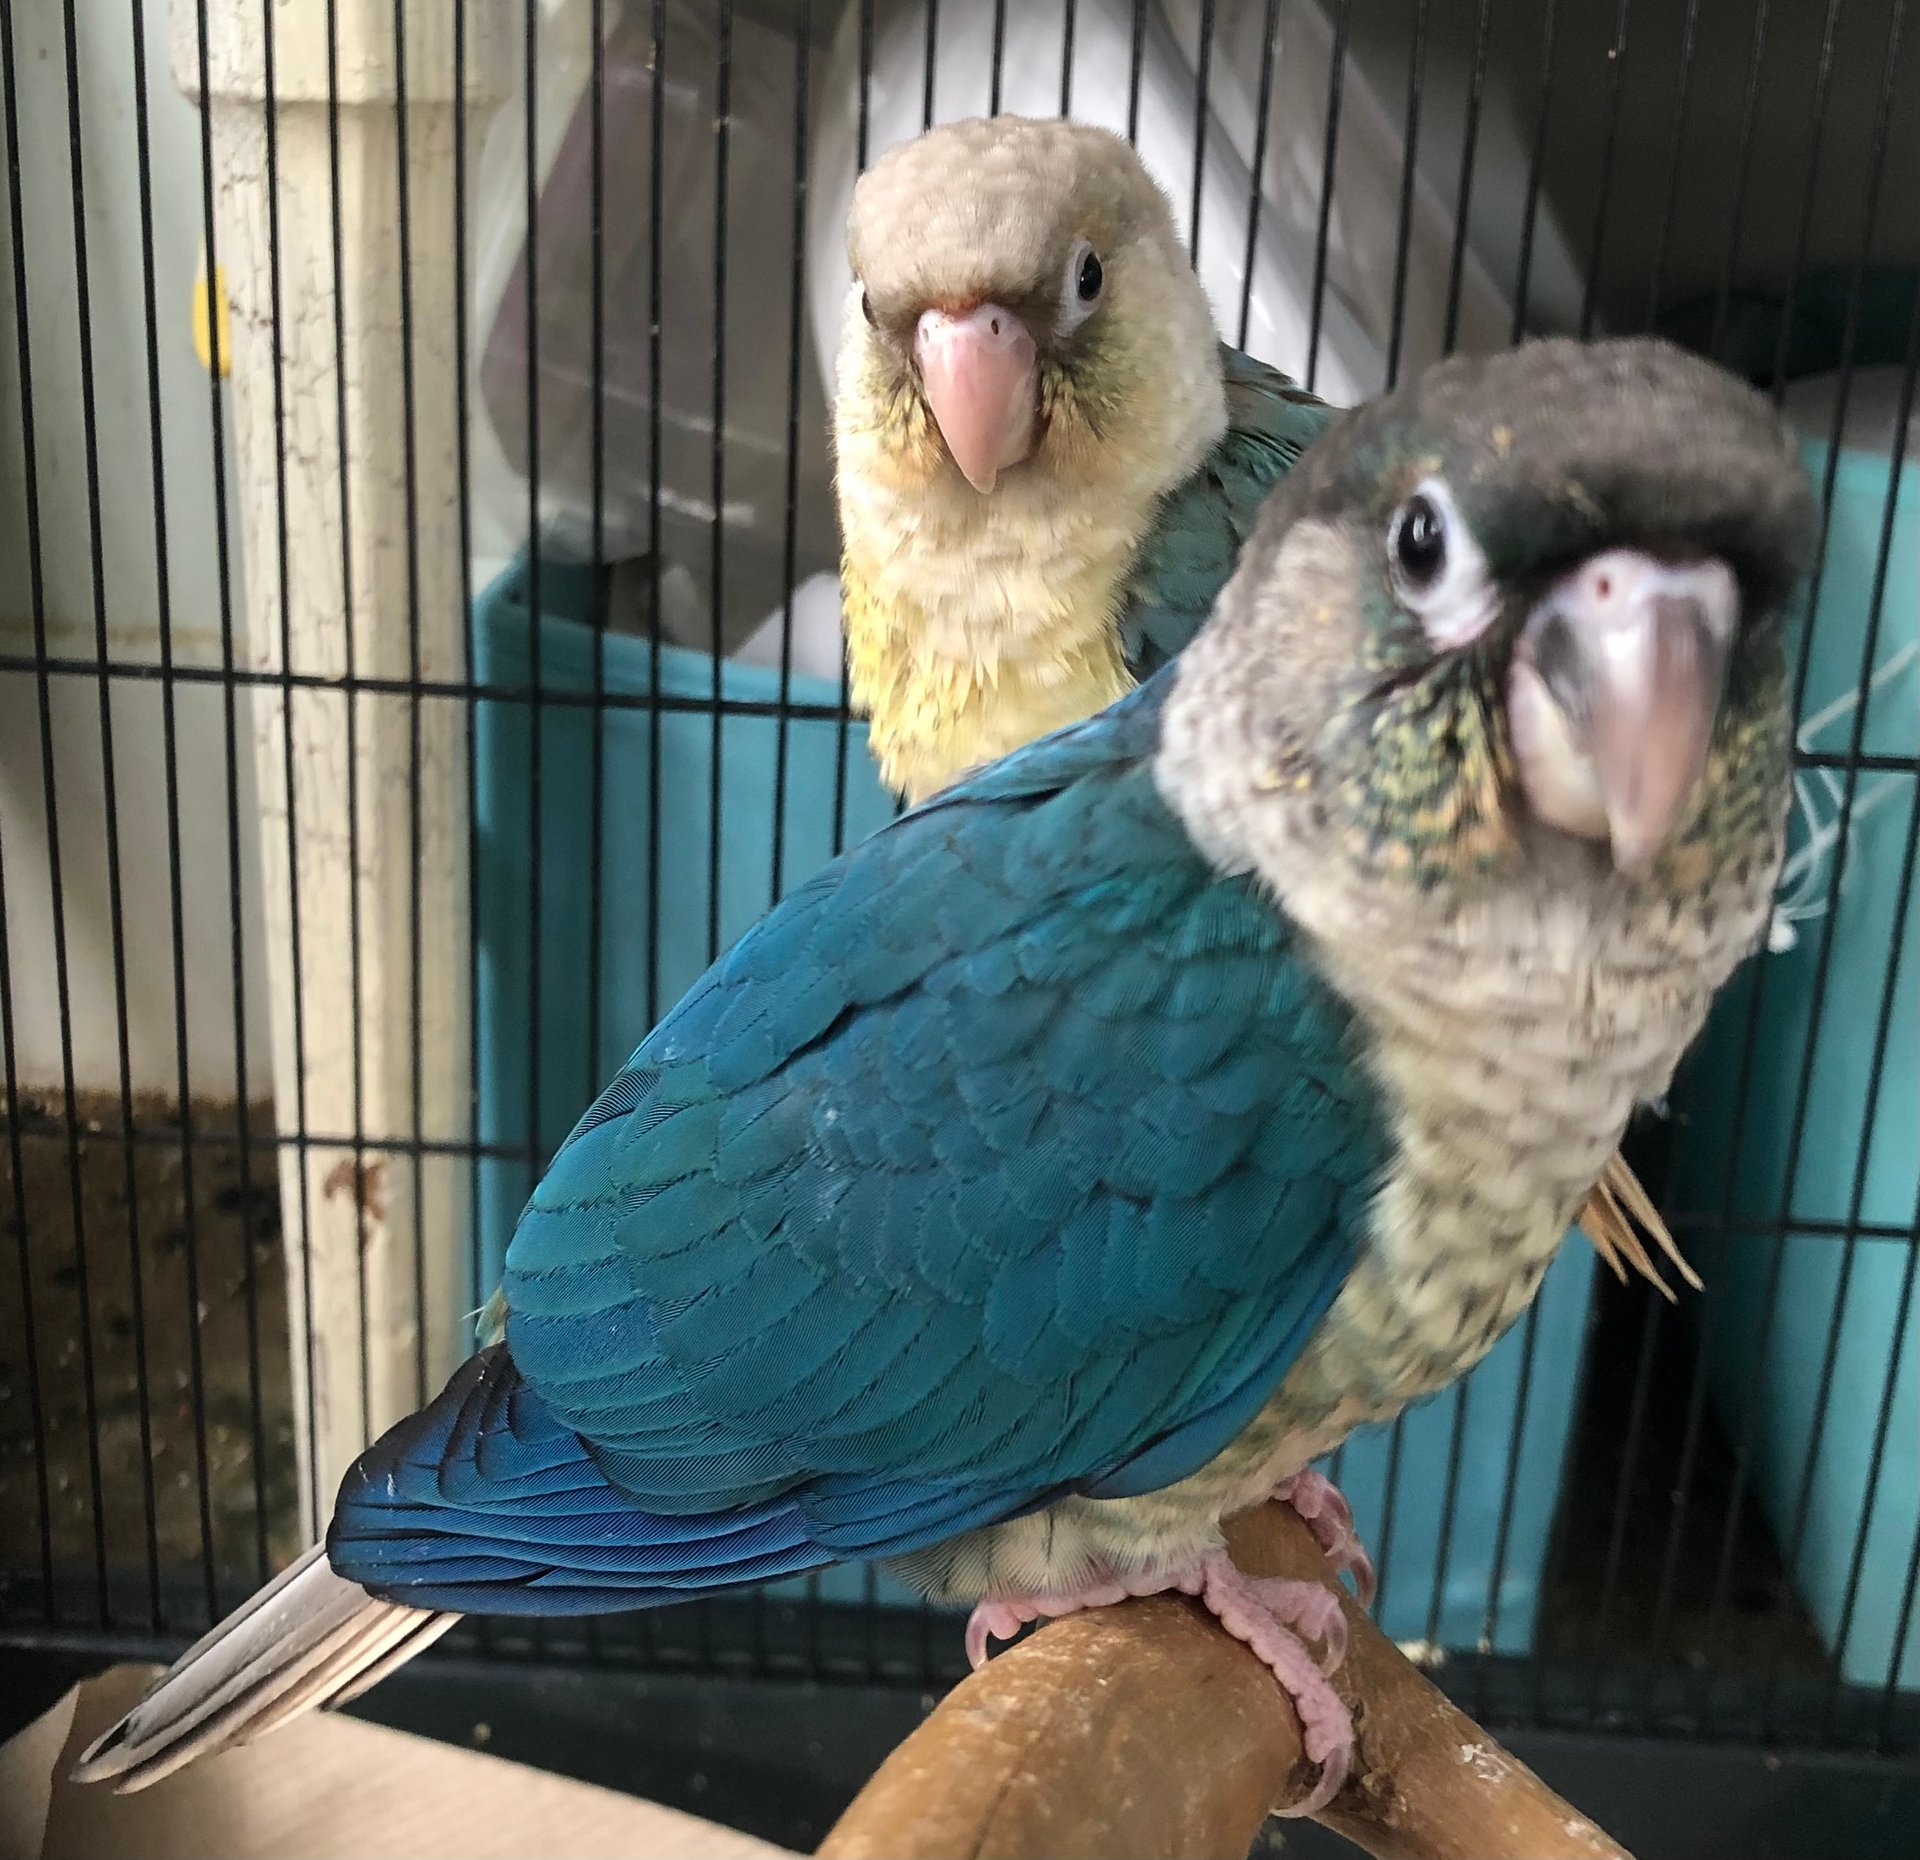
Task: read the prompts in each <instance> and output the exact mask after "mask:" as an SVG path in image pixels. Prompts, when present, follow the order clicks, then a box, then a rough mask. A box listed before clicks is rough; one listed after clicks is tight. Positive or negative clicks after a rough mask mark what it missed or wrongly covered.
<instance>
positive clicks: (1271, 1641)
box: [967, 1487, 1353, 1815]
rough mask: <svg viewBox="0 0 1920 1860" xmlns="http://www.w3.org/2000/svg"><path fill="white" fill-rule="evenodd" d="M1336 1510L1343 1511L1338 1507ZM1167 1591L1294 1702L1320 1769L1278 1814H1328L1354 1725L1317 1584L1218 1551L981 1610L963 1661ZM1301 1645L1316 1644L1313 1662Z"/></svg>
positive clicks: (1001, 1600)
mask: <svg viewBox="0 0 1920 1860" xmlns="http://www.w3.org/2000/svg"><path fill="white" fill-rule="evenodd" d="M1328 1490H1329V1491H1331V1490H1332V1488H1331V1487H1328ZM1334 1497H1335V1498H1336V1499H1339V1494H1338V1493H1337V1492H1335V1493H1334ZM1340 1503H1341V1504H1342V1505H1343V1506H1344V1504H1345V1500H1340ZM1350 1526H1351V1518H1349V1527H1350ZM1168 1590H1175V1591H1178V1592H1179V1593H1181V1594H1184V1595H1192V1596H1195V1597H1197V1598H1198V1599H1199V1600H1200V1601H1202V1602H1204V1603H1205V1604H1206V1607H1207V1609H1208V1611H1209V1612H1210V1613H1211V1614H1212V1615H1213V1616H1214V1618H1215V1619H1216V1620H1218V1621H1219V1623H1220V1625H1221V1626H1222V1627H1223V1628H1225V1629H1226V1631H1227V1632H1228V1633H1229V1634H1231V1635H1232V1636H1233V1637H1234V1639H1235V1640H1237V1641H1240V1642H1242V1643H1243V1644H1244V1645H1245V1646H1247V1647H1248V1648H1250V1649H1251V1650H1252V1651H1253V1653H1254V1654H1256V1655H1257V1656H1258V1657H1259V1659H1260V1660H1261V1662H1262V1663H1263V1664H1264V1665H1265V1666H1266V1668H1267V1670H1268V1671H1269V1672H1271V1673H1272V1674H1273V1676H1274V1678H1275V1679H1277V1680H1278V1681H1279V1682H1280V1688H1281V1690H1282V1691H1283V1692H1285V1693H1286V1695H1287V1696H1288V1698H1290V1699H1291V1700H1292V1701H1293V1708H1294V1710H1295V1711H1296V1712H1297V1713H1298V1714H1299V1718H1300V1742H1301V1748H1302V1749H1303V1750H1304V1751H1305V1752H1306V1754H1307V1756H1308V1757H1309V1758H1310V1759H1311V1760H1312V1761H1313V1762H1314V1763H1316V1764H1318V1765H1319V1769H1320V1774H1319V1777H1318V1779H1317V1780H1316V1782H1315V1783H1314V1786H1313V1788H1312V1790H1311V1791H1310V1792H1309V1793H1308V1794H1307V1796H1306V1797H1305V1799H1304V1800H1302V1801H1300V1802H1297V1803H1295V1804H1294V1806H1293V1807H1291V1808H1284V1809H1280V1810H1278V1811H1277V1812H1278V1813H1280V1814H1282V1815H1311V1814H1314V1813H1315V1812H1316V1811H1318V1810H1319V1809H1322V1808H1324V1807H1326V1805H1327V1804H1328V1803H1329V1802H1331V1801H1332V1800H1333V1798H1334V1796H1335V1795H1337V1794H1338V1793H1339V1790H1340V1786H1341V1784H1342V1783H1344V1782H1345V1781H1346V1779H1347V1771H1348V1769H1349V1767H1350V1766H1351V1765H1352V1762H1353V1717H1352V1714H1351V1713H1350V1712H1349V1711H1348V1710H1347V1707H1346V1704H1345V1703H1344V1701H1343V1700H1342V1699H1341V1697H1340V1695H1339V1694H1338V1693H1337V1692H1335V1691H1334V1689H1333V1688H1332V1687H1331V1686H1330V1685H1328V1684H1327V1679H1326V1676H1327V1674H1328V1673H1331V1672H1332V1671H1333V1670H1334V1669H1335V1668H1336V1667H1337V1666H1338V1665H1339V1664H1340V1662H1341V1661H1342V1660H1343V1659H1344V1658H1345V1657H1346V1651H1347V1618H1346V1616H1345V1614H1344V1613H1343V1612H1342V1611H1341V1607H1340V1601H1339V1598H1338V1597H1337V1596H1336V1595H1334V1593H1333V1592H1332V1591H1331V1590H1330V1589H1328V1588H1327V1587H1326V1586H1325V1585H1324V1584H1322V1583H1318V1582H1301V1581H1293V1580H1289V1579H1285V1578H1280V1577H1271V1576H1249V1575H1246V1574H1244V1573H1243V1572H1242V1571H1241V1570H1240V1569H1238V1568H1237V1567H1236V1566H1235V1565H1234V1563H1233V1561H1232V1559H1231V1558H1230V1557H1229V1556H1228V1555H1227V1553H1226V1552H1225V1551H1224V1550H1214V1551H1211V1552H1209V1553H1208V1554H1207V1555H1205V1556H1203V1557H1202V1558H1201V1559H1200V1560H1199V1561H1198V1562H1197V1563H1194V1564H1191V1565H1189V1566H1188V1567H1187V1568H1185V1569H1180V1570H1175V1571H1173V1572H1171V1573H1170V1574H1167V1575H1164V1576H1136V1577H1127V1578H1120V1579H1116V1580H1113V1581H1109V1582H1104V1583H1096V1584H1089V1585H1088V1587H1086V1588H1085V1589H1080V1590H1075V1591H1073V1592H1072V1593H1070V1594H1064V1595H1024V1596H996V1597H994V1598H993V1599H992V1600H990V1601H984V1602H981V1603H980V1604H979V1605H978V1606H977V1607H976V1608H975V1609H974V1611H973V1613H972V1615H971V1616H970V1617H969V1618H968V1621H967V1659H968V1661H969V1662H970V1663H971V1664H972V1665H973V1667H974V1668H975V1670H976V1671H977V1670H978V1669H979V1668H980V1667H981V1666H982V1665H983V1664H984V1663H985V1661H986V1659H987V1653H988V1648H987V1643H988V1641H989V1640H1010V1639H1012V1637H1013V1636H1014V1635H1015V1634H1017V1633H1019V1631H1020V1630H1021V1629H1022V1628H1023V1627H1025V1626H1026V1624H1027V1623H1028V1622H1029V1621H1041V1620H1046V1621H1052V1620H1057V1619H1058V1618H1059V1617H1060V1616H1062V1615H1070V1614H1078V1613H1080V1612H1081V1611H1082V1610H1084V1609H1088V1608H1104V1607H1107V1606H1109V1605H1110V1604H1112V1603H1114V1602H1120V1601H1125V1600H1127V1599H1128V1598H1129V1597H1130V1596H1138V1595H1158V1594H1163V1593H1165V1592H1166V1591H1168ZM1302 1636H1306V1637H1308V1638H1311V1639H1313V1640H1317V1641H1318V1642H1319V1643H1320V1646H1321V1652H1320V1655H1319V1657H1318V1658H1317V1659H1316V1658H1315V1656H1314V1654H1313V1652H1312V1650H1311V1649H1310V1648H1309V1647H1308V1646H1307V1644H1306V1640H1305V1639H1303V1638H1302Z"/></svg>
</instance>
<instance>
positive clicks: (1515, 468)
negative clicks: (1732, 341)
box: [1183, 340, 1814, 904]
mask: <svg viewBox="0 0 1920 1860" xmlns="http://www.w3.org/2000/svg"><path fill="white" fill-rule="evenodd" d="M1813 534H1814V504H1813V498H1812V493H1811V488H1810V486H1809V485H1808V482H1807V479H1806V474H1805V472H1804V471H1803V470H1802V468H1801V466H1800V464H1799V460H1798V455H1797V453H1796V451H1795V448H1794V445H1793V443H1792V440H1791V437H1790V435H1789V433H1788V431H1787V429H1786V427H1785V426H1784V424H1783V423H1782V421H1781V420H1780V418H1779V416H1778V415H1777V414H1776V413H1775V411H1774V410H1773V408H1772V407H1771V406H1770V405H1769V404H1768V403H1767V402H1766V401H1765V400H1764V399H1763V398H1762V397H1761V396H1760V395H1758V394H1756V393H1754V392H1753V391H1752V390H1751V389H1749V388H1747V387H1746V386H1744V385H1743V384H1741V383H1740V382H1738V381H1736V380H1735V379H1733V378H1732V377H1731V376H1729V375H1727V374H1725V373H1724V372H1722V371H1721V370H1719V369H1717V368H1715V367H1713V366H1712V365H1711V364H1709V363H1707V362H1705V361H1702V360H1700V359H1698V358H1697V357H1694V356H1690V355H1687V354H1685V353H1683V352H1682V351H1680V350H1678V349H1675V348H1673V347H1671V346H1669V345H1667V344H1665V343H1661V342H1655V341H1646V340H1636V341H1620V342H1607V343H1597V344H1592V345H1584V344H1579V343H1574V342H1562V341H1555V342H1540V343H1534V344H1530V345H1527V346H1525V347H1522V348H1519V349H1516V350H1512V351H1509V352H1507V353H1505V354H1501V355H1495V356H1491V357H1484V358H1459V359H1455V360H1452V361H1448V362H1444V363H1441V364H1440V365H1439V366H1437V367H1435V368H1433V369H1431V370H1429V371H1428V372H1427V373H1425V374H1424V375H1422V376H1421V377H1420V378H1419V379H1417V380H1416V381H1414V382H1412V383H1410V384H1409V385H1407V386H1406V387H1403V388H1401V389H1400V390H1398V391H1397V392H1395V393H1392V394H1390V395H1387V396H1386V397H1384V398H1383V399H1381V400H1379V401H1376V402H1374V403H1373V404H1371V405H1369V406H1367V407H1364V408H1361V409H1359V410H1357V411H1356V412H1354V413H1352V414H1349V415H1347V416H1345V417H1344V418H1343V419H1341V420H1339V421H1338V422H1336V424H1335V425H1334V426H1333V427H1332V428H1331V429H1330V430H1329V431H1328V433H1327V434H1326V436H1325V437H1324V438H1323V439H1322V440H1321V441H1320V442H1319V443H1318V444H1317V445H1316V446H1315V447H1314V448H1313V449H1312V451H1311V452H1309V453H1308V455H1307V456H1306V458H1304V459H1303V460H1302V461H1301V463H1300V465H1299V466H1298V467H1296V469H1295V470H1294V472H1293V473H1292V474H1291V475H1290V476H1289V477H1288V478H1287V479H1286V480H1284V481H1283V483H1282V484H1281V486H1280V487H1279V489H1278V490H1277V491H1276V492H1275V493H1274V495H1273V497H1272V499H1271V500H1270V502H1269V504H1268V506H1267V508H1266V510H1265V511H1264V512H1263V514H1262V517H1261V520H1260V525H1259V529H1258V532H1257V533H1256V535H1255V537H1254V539H1253V541H1252V542H1251V544H1250V545H1249V547H1248V550H1247V553H1246V556H1245V557H1244V559H1243V562H1242V565H1241V568H1240V571H1239V573H1238V574H1237V576H1236V577H1235V579H1234V581H1233V583H1232V584H1231V585H1230V587H1229V589H1228V590H1227V593H1226V594H1225V596H1224V597H1223V599H1222V601H1221V603H1220V607H1219V609H1218V611H1217V612H1216V614H1215V616H1214V618H1213V620H1212V621H1211V622H1210V623H1209V626H1208V628H1207V631H1206V633H1205V634H1204V635H1203V636H1202V640H1201V641H1199V642H1196V647H1195V648H1190V649H1189V657H1190V658H1193V654H1194V653H1195V652H1196V651H1199V652H1200V656H1199V658H1198V659H1194V661H1193V663H1191V664H1190V665H1189V666H1187V667H1185V668H1184V669H1183V685H1185V686H1186V687H1187V689H1186V699H1187V701H1188V702H1201V703H1205V704H1207V705H1209V706H1212V707H1214V708H1215V709H1216V711H1217V712H1218V713H1219V714H1221V715H1222V716H1229V715H1230V716H1232V717H1234V718H1237V719H1238V723H1239V726H1240V728H1241V730H1242V731H1243V737H1242V747H1243V748H1244V750H1245V752H1246V755H1245V758H1244V761H1245V764H1246V766H1244V767H1243V768H1242V769H1241V770H1240V772H1239V775H1238V776H1237V777H1236V776H1235V775H1233V774H1230V773H1223V774H1222V775H1220V776H1219V777H1217V778H1216V781H1215V786H1216V788H1217V789H1218V790H1219V791H1218V792H1217V793H1216V795H1215V797H1214V801H1215V811H1216V812H1220V811H1221V810H1223V809H1224V810H1225V812H1226V813H1230V814H1231V815H1232V816H1233V817H1234V821H1235V825H1234V828H1233V831H1232V832H1231V834H1230V835H1229V837H1230V838H1231V839H1234V840H1237V841H1241V842H1243V844H1242V846H1241V849H1240V850H1241V851H1242V852H1243V853H1244V854H1245V855H1246V856H1248V857H1250V858H1252V860H1253V862H1254V863H1257V864H1260V865H1262V866H1271V864H1272V860H1273V858H1276V857H1277V858H1281V859H1282V860H1283V862H1284V860H1285V859H1286V858H1287V857H1289V856H1290V857H1292V858H1293V859H1294V860H1295V861H1296V862H1297V861H1298V860H1299V859H1300V858H1302V857H1316V856H1317V857H1321V858H1331V859H1335V860H1337V861H1338V862H1340V863H1341V864H1342V865H1344V866H1345V867H1347V869H1348V870H1349V871H1352V870H1354V869H1357V870H1358V871H1359V872H1360V873H1361V874H1362V875H1363V876H1365V877H1366V878H1367V879H1368V880H1369V881H1370V883H1371V884H1372V885H1374V886H1376V887H1384V888H1385V889H1386V890H1387V891H1390V892H1404V891H1406V890H1408V889H1409V888H1410V889H1411V890H1412V891H1413V892H1414V893H1415V894H1418V895H1423V896H1426V897H1427V898H1429V899H1430V900H1432V901H1433V902H1435V903H1439V904H1445V903H1447V902H1449V901H1453V902H1458V901H1460V900H1463V899H1467V898H1470V897H1472V896H1473V895H1474V894H1475V893H1476V891H1480V892H1484V891H1485V890H1486V889H1487V888H1488V887H1492V886H1497V885H1500V884H1503V883H1512V882H1525V881H1527V880H1529V879H1535V878H1539V877H1541V876H1542V875H1545V876H1546V877H1547V878H1548V881H1549V882H1550V883H1551V884H1552V885H1553V886H1554V887H1555V888H1556V889H1561V890H1564V889H1565V888H1566V887H1567V886H1569V885H1574V886H1581V885H1584V886H1586V887H1587V888H1588V889H1596V888H1599V889H1608V888H1610V889H1611V890H1612V891H1613V892H1615V893H1618V892H1620V891H1621V889H1622V888H1623V887H1624V888H1636V887H1637V888H1639V889H1641V890H1645V889H1648V888H1651V889H1652V890H1654V891H1656V892H1660V893H1664V894H1665V895H1666V896H1667V897H1669V898H1679V897H1688V896H1693V895H1695V894H1698V893H1700V892H1702V891H1703V890H1705V889H1707V888H1709V887H1710V886H1711V885H1712V884H1713V883H1714V882H1715V881H1716V879H1717V878H1718V877H1720V876H1721V875H1723V874H1725V873H1727V872H1728V871H1737V872H1738V874H1739V877H1740V880H1741V884H1742V887H1743V889H1744V890H1746V891H1754V890H1756V889H1764V886H1765V884H1766V883H1767V882H1770V878H1771V870H1772V865H1771V861H1777V858H1778V848H1779V838H1780V833H1781V827H1782V819H1783V815H1784V809H1785V802H1786V794H1787V783H1788V773H1789V761H1788V750H1789V733H1788V715H1787V699H1786V678H1785V662H1784V654H1783V650H1782V633H1783V618H1784V615H1785V612H1786V610H1787V608H1788V606H1789V604H1790V602H1791V601H1792V599H1793V596H1794V594H1795V591H1796V589H1797V587H1798V586H1799V584H1800V582H1801V580H1802V578H1803V576H1804V574H1805V572H1806V569H1807V567H1808V564H1809V561H1810V558H1811V554H1812V547H1813ZM1203 686H1204V687H1210V690H1209V691H1208V692H1206V693H1205V694H1204V695H1203V692H1202V687H1203ZM1228 760H1229V761H1231V760H1235V758H1228ZM1222 784H1224V786H1222ZM1235 786H1237V788H1238V792H1237V793H1234V794H1229V793H1227V792H1226V789H1227V788H1233V787H1235ZM1262 841H1264V842H1266V843H1267V846H1268V852H1269V854H1271V856H1270V857H1269V856H1263V855H1261V854H1259V853H1258V852H1257V851H1254V850H1252V848H1253V847H1254V846H1255V845H1256V843H1258V842H1262ZM1283 845H1284V847H1285V848H1290V849H1291V850H1290V853H1289V852H1287V851H1284V850H1281V849H1282V847H1283ZM1756 880H1758V881H1759V882H1758V885H1756V883H1755V881H1756Z"/></svg>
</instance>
